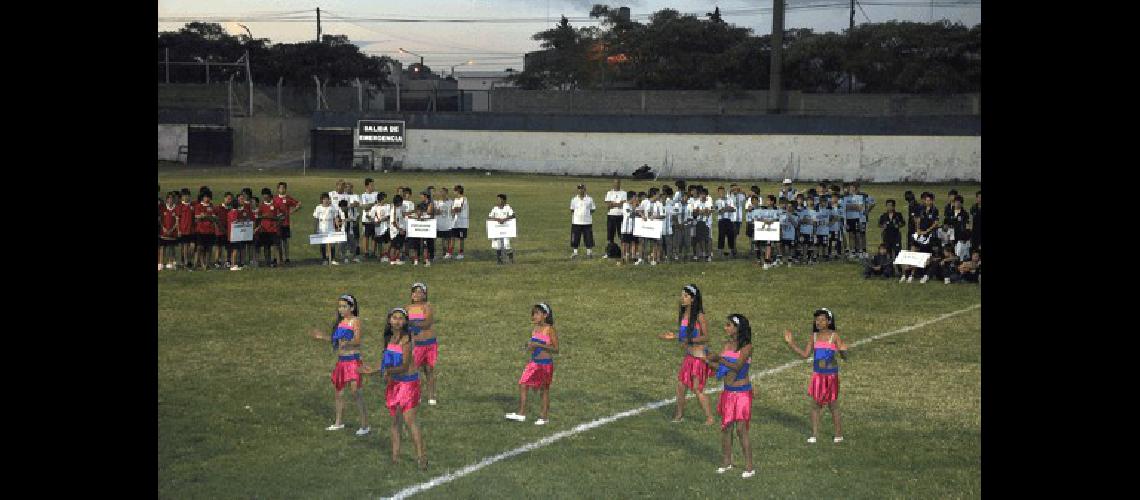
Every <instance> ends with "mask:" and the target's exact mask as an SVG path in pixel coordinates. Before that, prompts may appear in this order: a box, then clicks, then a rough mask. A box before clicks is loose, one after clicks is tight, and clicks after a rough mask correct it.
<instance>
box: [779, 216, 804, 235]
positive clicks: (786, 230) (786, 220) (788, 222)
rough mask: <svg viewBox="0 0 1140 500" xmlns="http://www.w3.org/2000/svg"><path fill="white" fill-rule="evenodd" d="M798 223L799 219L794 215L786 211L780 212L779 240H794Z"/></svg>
mask: <svg viewBox="0 0 1140 500" xmlns="http://www.w3.org/2000/svg"><path fill="white" fill-rule="evenodd" d="M799 223H800V221H799V218H798V217H796V214H794V213H788V211H787V210H784V211H781V212H780V239H781V240H794V239H796V226H798V225H799Z"/></svg>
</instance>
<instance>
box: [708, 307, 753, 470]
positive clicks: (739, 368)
mask: <svg viewBox="0 0 1140 500" xmlns="http://www.w3.org/2000/svg"><path fill="white" fill-rule="evenodd" d="M724 333H725V334H727V336H728V338H727V339H726V342H725V344H724V351H723V352H721V353H720V354H716V353H713V354H709V362H710V363H717V364H718V366H717V369H716V378H717V379H723V380H724V392H721V393H720V403H719V404H717V412H718V413H720V418H721V422H720V433H721V445H722V446H721V447H722V448H723V450H724V460H723V461H722V462H721V465H720V467H718V468H717V470H716V473H717V474H724V473H725V472H726V471H728V470H729V469H731V468H732V427H735V428H736V435H737V436H739V437H740V448H741V450H742V451H743V452H744V462H745V463H744V472H743V473H741V474H740V477H743V478H745V479H747V478H750V477H752V476H753V475H755V474H756V469H755V468H753V466H752V443H751V442H750V441H749V439H748V428H749V422H750V421H751V420H752V380H751V379H749V378H748V368H749V367H750V366H751V365H752V326H751V325H749V324H748V318H745V317H744V316H742V315H740V314H731V315H729V316H728V320H727V322H725V324H724Z"/></svg>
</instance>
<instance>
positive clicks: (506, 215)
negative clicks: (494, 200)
mask: <svg viewBox="0 0 1140 500" xmlns="http://www.w3.org/2000/svg"><path fill="white" fill-rule="evenodd" d="M497 197H498V198H499V203H498V204H496V205H495V206H493V207H491V213H489V214H487V220H489V221H495V222H498V223H499V224H502V223H504V222H506V221H508V220H511V219H514V218H515V211H514V210H513V209H512V208H511V206H510V205H507V195H505V194H499V195H497ZM491 248H492V249H493V250H495V255H496V256H498V259H499V264H502V263H503V250H506V251H507V258H508V259H510V261H511V264H514V263H515V251H514V250H513V249H511V239H510V238H491Z"/></svg>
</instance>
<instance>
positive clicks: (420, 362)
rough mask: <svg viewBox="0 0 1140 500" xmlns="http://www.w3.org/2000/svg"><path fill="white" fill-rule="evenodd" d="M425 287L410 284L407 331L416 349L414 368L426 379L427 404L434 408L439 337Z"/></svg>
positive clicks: (433, 311)
mask: <svg viewBox="0 0 1140 500" xmlns="http://www.w3.org/2000/svg"><path fill="white" fill-rule="evenodd" d="M427 289H428V287H427V285H425V284H423V283H419V282H417V283H412V303H411V304H408V331H410V332H412V340H414V341H415V344H416V347H415V349H414V354H415V357H416V366H418V367H419V370H420V372H422V373H423V374H424V378H425V379H427V380H425V381H424V382H426V384H427V400H428V404H429V405H431V406H435V361H436V359H438V358H439V337H438V335H437V334H436V329H435V308H434V307H432V305H431V302H428V300H427Z"/></svg>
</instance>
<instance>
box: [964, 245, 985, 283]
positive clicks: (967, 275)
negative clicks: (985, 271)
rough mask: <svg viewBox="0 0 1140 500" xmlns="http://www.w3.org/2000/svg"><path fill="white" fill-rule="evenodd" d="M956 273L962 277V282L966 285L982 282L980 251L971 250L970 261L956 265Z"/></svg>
mask: <svg viewBox="0 0 1140 500" xmlns="http://www.w3.org/2000/svg"><path fill="white" fill-rule="evenodd" d="M958 272H959V273H961V275H962V281H965V282H968V283H981V282H982V251H981V250H978V249H976V248H975V249H973V250H972V251H971V252H970V260H967V261H966V262H963V263H961V264H959V265H958Z"/></svg>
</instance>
